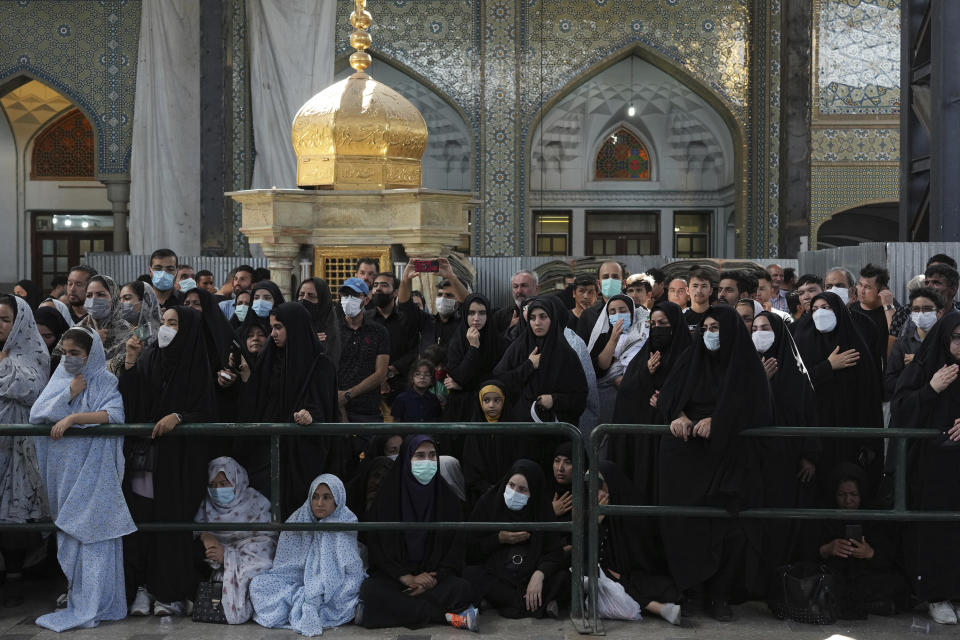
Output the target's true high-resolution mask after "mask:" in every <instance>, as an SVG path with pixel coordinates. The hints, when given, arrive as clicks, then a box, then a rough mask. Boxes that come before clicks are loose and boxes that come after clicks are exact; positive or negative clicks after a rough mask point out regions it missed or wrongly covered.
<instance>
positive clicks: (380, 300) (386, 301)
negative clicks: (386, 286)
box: [373, 293, 393, 309]
mask: <svg viewBox="0 0 960 640" xmlns="http://www.w3.org/2000/svg"><path fill="white" fill-rule="evenodd" d="M391 302H393V294H392V293H375V294H373V304H375V305H377V308H378V309H383V308H384V307H386V306H389V305H390V303H391Z"/></svg>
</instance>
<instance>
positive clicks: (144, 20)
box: [130, 0, 200, 255]
mask: <svg viewBox="0 0 960 640" xmlns="http://www.w3.org/2000/svg"><path fill="white" fill-rule="evenodd" d="M160 247H168V248H170V249H173V250H174V251H175V252H177V254H185V255H199V254H200V3H199V2H197V1H196V0H163V1H162V2H157V1H153V2H144V3H143V5H142V14H141V19H140V47H139V51H138V53H137V93H136V96H135V97H134V115H133V147H132V152H131V159H130V252H131V253H133V254H150V253H151V252H152V251H153V250H154V249H157V248H160Z"/></svg>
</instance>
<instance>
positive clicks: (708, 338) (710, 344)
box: [703, 331, 720, 351]
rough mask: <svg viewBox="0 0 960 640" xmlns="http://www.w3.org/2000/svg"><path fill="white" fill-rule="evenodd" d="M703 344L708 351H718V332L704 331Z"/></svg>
mask: <svg viewBox="0 0 960 640" xmlns="http://www.w3.org/2000/svg"><path fill="white" fill-rule="evenodd" d="M703 344H704V345H706V347H707V349H708V350H710V351H716V350H717V349H719V348H720V332H719V331H704V332H703Z"/></svg>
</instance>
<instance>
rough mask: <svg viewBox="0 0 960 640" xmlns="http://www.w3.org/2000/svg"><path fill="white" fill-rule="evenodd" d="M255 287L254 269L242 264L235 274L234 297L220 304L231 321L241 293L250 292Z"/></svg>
mask: <svg viewBox="0 0 960 640" xmlns="http://www.w3.org/2000/svg"><path fill="white" fill-rule="evenodd" d="M252 286H253V267H251V266H250V265H248V264H242V265H240V266H239V267H237V270H236V271H234V273H233V296H232V297H231V298H228V299H226V300H224V301H223V302H221V303H220V310H221V311H223V315H225V316H227V319H228V320H229V319H230V318H231V317H232V316H233V312H234V311H236V310H237V302H236V300H237V294H238V293H240V292H241V291H250V287H252Z"/></svg>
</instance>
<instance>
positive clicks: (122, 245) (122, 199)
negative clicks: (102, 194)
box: [100, 175, 130, 253]
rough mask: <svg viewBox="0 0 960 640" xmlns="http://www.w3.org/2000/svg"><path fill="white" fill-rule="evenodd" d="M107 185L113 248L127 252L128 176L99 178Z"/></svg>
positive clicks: (120, 251)
mask: <svg viewBox="0 0 960 640" xmlns="http://www.w3.org/2000/svg"><path fill="white" fill-rule="evenodd" d="M100 182H102V183H103V184H105V185H106V186H107V200H109V201H110V204H111V205H113V250H114V251H116V252H119V253H127V252H128V251H129V250H130V243H129V238H128V235H127V216H128V215H129V213H130V176H128V175H123V176H112V177H109V178H101V180H100Z"/></svg>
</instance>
